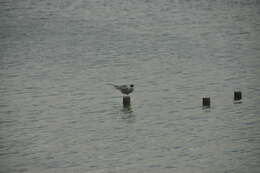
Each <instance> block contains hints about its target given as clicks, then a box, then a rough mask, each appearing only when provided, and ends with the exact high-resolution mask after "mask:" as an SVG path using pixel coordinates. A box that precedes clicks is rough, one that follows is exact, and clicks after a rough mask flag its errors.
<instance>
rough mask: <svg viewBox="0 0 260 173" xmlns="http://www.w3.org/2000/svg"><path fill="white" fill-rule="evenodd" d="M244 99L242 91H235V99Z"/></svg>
mask: <svg viewBox="0 0 260 173" xmlns="http://www.w3.org/2000/svg"><path fill="white" fill-rule="evenodd" d="M241 99H242V92H241V91H235V92H234V100H235V101H237V100H241Z"/></svg>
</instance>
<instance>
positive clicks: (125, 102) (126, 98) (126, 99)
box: [123, 96, 131, 107]
mask: <svg viewBox="0 0 260 173" xmlns="http://www.w3.org/2000/svg"><path fill="white" fill-rule="evenodd" d="M130 105H131V98H130V96H123V106H124V107H129V106H130Z"/></svg>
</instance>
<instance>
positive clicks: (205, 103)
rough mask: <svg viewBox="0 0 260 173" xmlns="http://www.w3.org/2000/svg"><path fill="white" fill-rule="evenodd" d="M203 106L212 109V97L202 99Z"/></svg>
mask: <svg viewBox="0 0 260 173" xmlns="http://www.w3.org/2000/svg"><path fill="white" fill-rule="evenodd" d="M202 106H203V107H210V97H203V98H202Z"/></svg>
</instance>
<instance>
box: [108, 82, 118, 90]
mask: <svg viewBox="0 0 260 173" xmlns="http://www.w3.org/2000/svg"><path fill="white" fill-rule="evenodd" d="M107 85H112V86H113V87H115V89H118V85H115V84H112V83H108V84H107Z"/></svg>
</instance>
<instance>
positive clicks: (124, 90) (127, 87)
mask: <svg viewBox="0 0 260 173" xmlns="http://www.w3.org/2000/svg"><path fill="white" fill-rule="evenodd" d="M109 85H112V86H114V88H115V89H117V90H119V91H120V92H121V93H122V94H126V95H128V94H130V93H132V92H133V91H134V85H133V84H131V85H115V84H109Z"/></svg>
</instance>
